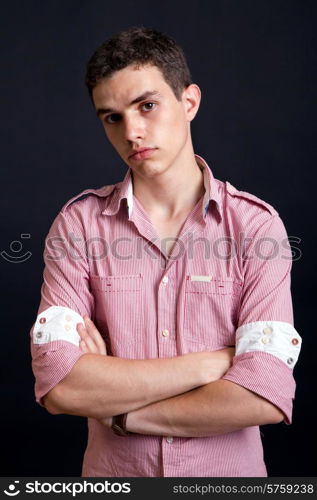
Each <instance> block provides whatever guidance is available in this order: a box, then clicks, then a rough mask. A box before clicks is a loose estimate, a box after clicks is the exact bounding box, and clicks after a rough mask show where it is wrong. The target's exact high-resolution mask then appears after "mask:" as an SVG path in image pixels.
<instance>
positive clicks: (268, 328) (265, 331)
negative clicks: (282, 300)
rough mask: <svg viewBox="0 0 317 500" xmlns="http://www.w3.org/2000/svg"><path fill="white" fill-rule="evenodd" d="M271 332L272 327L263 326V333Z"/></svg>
mask: <svg viewBox="0 0 317 500" xmlns="http://www.w3.org/2000/svg"><path fill="white" fill-rule="evenodd" d="M272 332H273V328H271V327H270V326H267V327H266V328H263V333H264V335H270V333H272Z"/></svg>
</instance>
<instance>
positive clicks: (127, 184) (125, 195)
mask: <svg viewBox="0 0 317 500" xmlns="http://www.w3.org/2000/svg"><path fill="white" fill-rule="evenodd" d="M195 158H196V161H197V164H198V166H199V168H200V169H201V170H202V172H203V178H204V187H205V194H204V197H203V203H202V216H203V218H205V217H206V215H207V213H208V209H209V202H210V201H214V202H215V204H216V207H217V210H218V213H219V215H220V217H221V215H222V211H221V210H222V209H221V198H220V192H219V187H218V183H217V181H216V180H215V178H214V176H213V175H212V172H211V170H210V168H209V166H208V164H207V162H206V161H205V160H204V159H203V158H202V157H201V156H198V155H195ZM123 199H125V200H126V204H127V208H128V217H129V219H130V218H131V214H132V209H133V180H132V174H131V169H130V168H129V169H128V171H127V173H126V175H125V177H124V179H123V181H122V182H119V183H118V184H117V185H116V189H115V190H114V191H113V193H112V196H111V199H110V202H109V205H108V206H107V208H106V209H105V210H103V212H102V213H103V214H105V215H115V214H116V213H118V211H119V208H120V204H121V201H122V200H123Z"/></svg>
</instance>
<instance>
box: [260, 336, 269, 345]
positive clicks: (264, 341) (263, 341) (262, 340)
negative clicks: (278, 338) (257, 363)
mask: <svg viewBox="0 0 317 500" xmlns="http://www.w3.org/2000/svg"><path fill="white" fill-rule="evenodd" d="M261 342H262V344H267V343H268V342H269V339H268V338H267V337H262V338H261Z"/></svg>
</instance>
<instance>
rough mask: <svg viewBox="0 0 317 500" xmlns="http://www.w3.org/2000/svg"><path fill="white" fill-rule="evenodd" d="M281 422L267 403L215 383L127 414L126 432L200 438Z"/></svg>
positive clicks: (236, 387)
mask: <svg viewBox="0 0 317 500" xmlns="http://www.w3.org/2000/svg"><path fill="white" fill-rule="evenodd" d="M282 420H283V414H282V412H280V411H279V410H278V409H277V408H276V407H275V406H274V405H272V404H271V403H269V402H268V401H267V400H265V399H263V398H261V397H260V396H257V395H256V394H254V393H253V392H251V391H249V390H247V389H244V388H243V387H241V386H239V385H237V384H234V383H233V382H229V381H228V380H217V381H215V382H212V383H210V384H207V385H205V386H203V387H199V388H197V389H195V390H193V391H190V392H187V393H186V394H182V395H179V396H176V397H173V398H170V399H167V400H164V401H159V402H157V403H154V404H151V405H149V406H147V407H144V408H141V409H139V410H137V411H134V412H131V413H129V415H128V418H127V429H128V430H130V431H132V432H136V433H139V434H152V435H160V436H178V437H200V436H216V435H219V434H225V433H228V432H234V431H237V430H239V429H243V428H245V427H251V426H254V425H264V424H269V423H278V422H280V421H282Z"/></svg>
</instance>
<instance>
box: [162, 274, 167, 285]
mask: <svg viewBox="0 0 317 500" xmlns="http://www.w3.org/2000/svg"><path fill="white" fill-rule="evenodd" d="M162 283H164V285H166V283H168V276H164V278H163V279H162Z"/></svg>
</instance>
